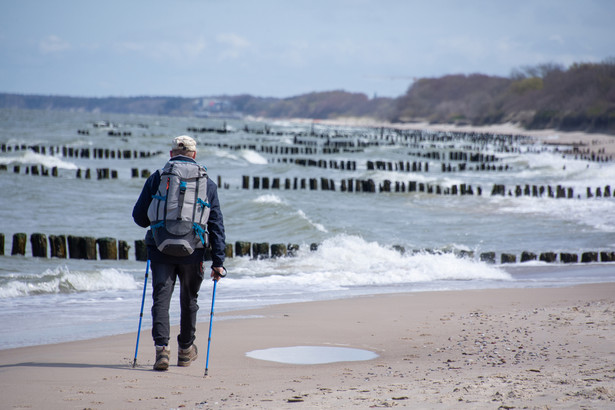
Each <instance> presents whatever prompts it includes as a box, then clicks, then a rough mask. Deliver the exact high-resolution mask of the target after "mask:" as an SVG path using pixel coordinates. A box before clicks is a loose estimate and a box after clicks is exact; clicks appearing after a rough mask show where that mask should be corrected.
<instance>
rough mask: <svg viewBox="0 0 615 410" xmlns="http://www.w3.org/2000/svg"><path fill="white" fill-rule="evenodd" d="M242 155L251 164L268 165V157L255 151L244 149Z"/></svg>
mask: <svg viewBox="0 0 615 410" xmlns="http://www.w3.org/2000/svg"><path fill="white" fill-rule="evenodd" d="M241 157H242V158H243V159H244V160H246V161H247V162H248V163H250V164H257V165H267V158H265V157H263V156H262V155H260V154H259V153H257V152H254V151H250V150H242V151H241Z"/></svg>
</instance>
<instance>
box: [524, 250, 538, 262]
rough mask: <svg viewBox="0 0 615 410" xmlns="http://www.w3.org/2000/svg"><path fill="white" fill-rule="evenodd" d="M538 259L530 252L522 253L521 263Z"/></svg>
mask: <svg viewBox="0 0 615 410" xmlns="http://www.w3.org/2000/svg"><path fill="white" fill-rule="evenodd" d="M536 258H537V255H536V254H535V253H533V252H528V251H523V252H521V262H529V261H535V260H536Z"/></svg>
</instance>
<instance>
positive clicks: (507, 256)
mask: <svg viewBox="0 0 615 410" xmlns="http://www.w3.org/2000/svg"><path fill="white" fill-rule="evenodd" d="M500 258H501V261H502V264H504V263H516V262H517V255H513V254H511V253H503V254H502V255H501V256H500Z"/></svg>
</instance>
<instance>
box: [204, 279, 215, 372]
mask: <svg viewBox="0 0 615 410" xmlns="http://www.w3.org/2000/svg"><path fill="white" fill-rule="evenodd" d="M217 284H218V281H217V280H214V291H213V293H212V295H211V313H210V314H209V336H208V337H207V359H206V360H205V374H204V375H203V377H206V376H207V369H208V368H209V347H210V346H211V324H212V322H213V321H214V301H215V300H216V285H217Z"/></svg>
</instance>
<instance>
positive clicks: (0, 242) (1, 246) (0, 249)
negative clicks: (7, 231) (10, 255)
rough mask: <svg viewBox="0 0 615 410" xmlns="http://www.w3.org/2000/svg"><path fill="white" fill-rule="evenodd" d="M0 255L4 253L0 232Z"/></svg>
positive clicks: (2, 236)
mask: <svg viewBox="0 0 615 410" xmlns="http://www.w3.org/2000/svg"><path fill="white" fill-rule="evenodd" d="M0 255H4V234H3V233H0Z"/></svg>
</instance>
